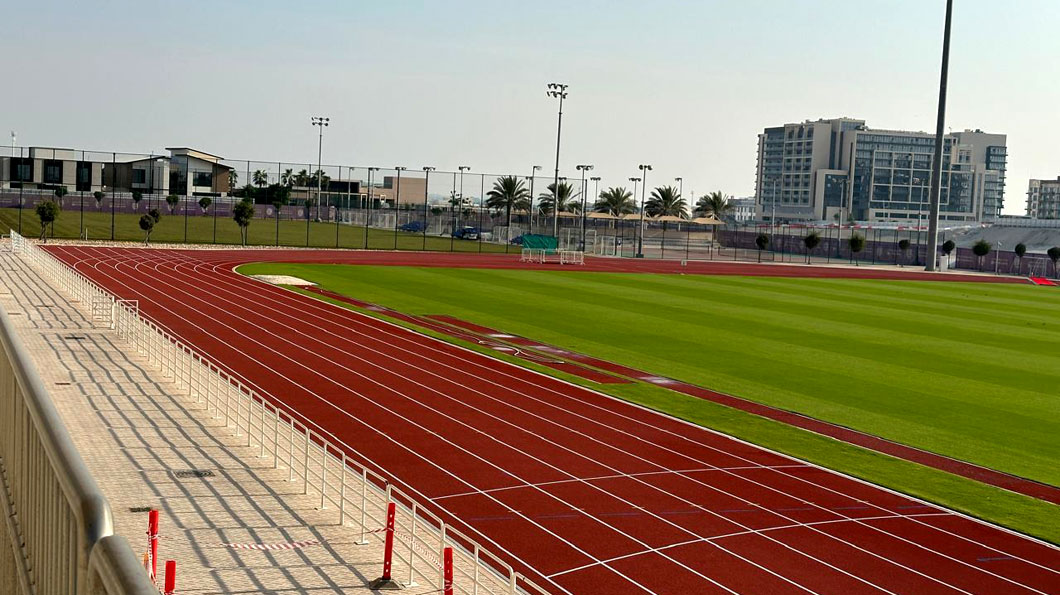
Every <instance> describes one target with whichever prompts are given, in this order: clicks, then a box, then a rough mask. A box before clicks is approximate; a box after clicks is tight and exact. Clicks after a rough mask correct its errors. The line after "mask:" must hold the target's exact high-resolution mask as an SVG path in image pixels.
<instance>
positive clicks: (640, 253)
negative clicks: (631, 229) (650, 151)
mask: <svg viewBox="0 0 1060 595" xmlns="http://www.w3.org/2000/svg"><path fill="white" fill-rule="evenodd" d="M637 169H639V170H640V175H641V177H642V178H643V179H644V183H643V184H641V187H640V237H639V238H638V239H637V258H644V198H645V196H646V195H647V194H648V172H650V171H651V166H650V165H646V164H641V165H638V166H637Z"/></svg>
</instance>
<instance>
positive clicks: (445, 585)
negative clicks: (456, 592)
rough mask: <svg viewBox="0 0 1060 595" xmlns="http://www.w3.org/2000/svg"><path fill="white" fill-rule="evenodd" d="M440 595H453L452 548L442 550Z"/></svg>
mask: <svg viewBox="0 0 1060 595" xmlns="http://www.w3.org/2000/svg"><path fill="white" fill-rule="evenodd" d="M442 595H453V548H451V547H447V548H445V549H444V550H442Z"/></svg>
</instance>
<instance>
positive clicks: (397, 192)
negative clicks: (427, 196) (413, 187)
mask: <svg viewBox="0 0 1060 595" xmlns="http://www.w3.org/2000/svg"><path fill="white" fill-rule="evenodd" d="M394 169H395V170H396V171H397V189H395V190H394V250H397V247H398V246H397V244H398V204H399V203H400V202H401V172H403V171H405V170H406V169H407V168H404V167H401V166H400V165H395V166H394Z"/></svg>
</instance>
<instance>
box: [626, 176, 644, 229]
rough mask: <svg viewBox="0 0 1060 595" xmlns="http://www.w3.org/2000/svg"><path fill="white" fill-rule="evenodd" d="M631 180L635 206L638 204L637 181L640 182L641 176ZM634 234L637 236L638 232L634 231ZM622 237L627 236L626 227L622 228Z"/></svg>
mask: <svg viewBox="0 0 1060 595" xmlns="http://www.w3.org/2000/svg"><path fill="white" fill-rule="evenodd" d="M629 181H630V182H633V204H634V206H636V201H637V183H639V182H640V178H630V179H629ZM634 236H636V233H634ZM622 237H623V238H625V237H626V233H625V230H624V229H623V230H622Z"/></svg>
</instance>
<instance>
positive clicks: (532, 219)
mask: <svg viewBox="0 0 1060 595" xmlns="http://www.w3.org/2000/svg"><path fill="white" fill-rule="evenodd" d="M532 167H533V169H531V170H530V233H534V178H535V177H536V176H535V174H536V173H537V172H538V171H539V170H540V169H541V166H540V165H534V166H532Z"/></svg>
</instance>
